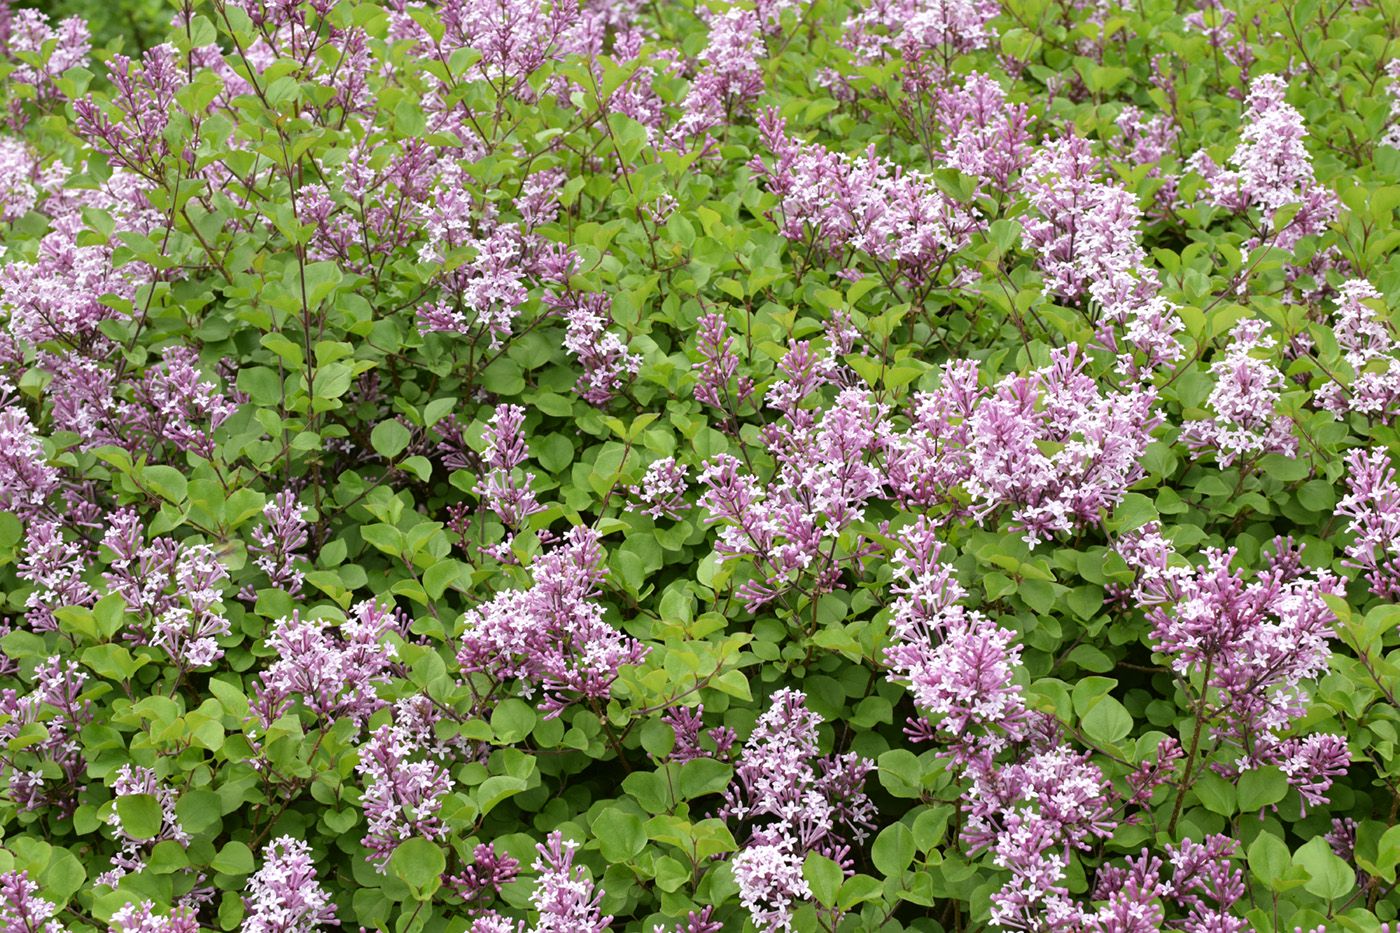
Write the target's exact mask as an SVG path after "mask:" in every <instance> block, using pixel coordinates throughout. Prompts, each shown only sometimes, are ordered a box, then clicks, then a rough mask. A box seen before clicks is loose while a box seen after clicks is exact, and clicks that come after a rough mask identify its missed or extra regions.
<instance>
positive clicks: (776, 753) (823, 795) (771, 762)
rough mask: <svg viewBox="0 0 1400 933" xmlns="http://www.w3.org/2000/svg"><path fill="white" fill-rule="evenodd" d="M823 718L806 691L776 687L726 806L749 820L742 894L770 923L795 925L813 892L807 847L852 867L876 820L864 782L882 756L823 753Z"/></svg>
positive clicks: (728, 815)
mask: <svg viewBox="0 0 1400 933" xmlns="http://www.w3.org/2000/svg"><path fill="white" fill-rule="evenodd" d="M821 721H822V720H821V717H820V716H818V715H817V714H816V713H813V712H812V711H811V710H809V709H807V697H806V695H805V694H803V693H802V692H800V691H797V690H791V689H787V688H784V689H782V690H779V691H778V692H777V693H775V694H774V695H773V703H772V706H770V707H769V709H768V711H767V712H766V713H764V714H763V715H762V716H761V717H759V720H758V723H757V724H756V725H755V726H754V730H753V732H752V734H750V736H749V738H748V741H746V742H745V743H744V747H743V750H742V751H741V752H740V755H739V761H738V765H737V766H736V768H735V771H734V781H733V783H731V784H730V785H729V787H728V789H727V790H726V791H725V793H724V805H723V806H722V807H721V808H720V810H719V815H720V816H721V817H722V818H724V819H726V820H730V821H731V822H733V823H736V824H738V823H743V824H745V825H746V826H748V827H749V831H748V836H747V840H746V841H745V842H744V845H743V848H742V849H741V850H740V851H739V852H738V853H737V854H736V855H735V856H734V857H733V859H732V860H731V864H732V865H733V867H734V879H735V880H736V881H737V882H738V884H739V900H740V902H742V903H743V905H744V907H745V908H747V909H748V911H749V915H750V917H752V918H753V922H754V924H755V926H758V927H760V928H763V929H770V930H789V929H791V925H792V912H793V908H794V906H795V904H796V903H797V902H799V901H802V900H806V899H809V898H810V897H811V891H810V889H809V888H808V886H807V882H806V881H805V880H804V878H803V877H802V863H803V859H804V858H805V857H806V855H807V853H809V852H818V853H820V854H822V855H825V856H827V857H828V858H831V859H833V860H834V861H836V862H837V863H838V864H841V865H843V866H844V867H846V868H848V869H849V868H850V866H851V864H852V863H851V859H850V852H851V845H852V844H853V843H854V844H859V843H861V842H863V841H864V840H865V839H866V838H867V836H868V835H869V830H870V829H871V828H873V826H874V822H873V817H874V815H875V808H874V805H873V804H872V803H871V802H870V799H869V798H868V797H867V796H866V795H865V791H864V789H863V788H864V784H865V777H866V775H867V774H868V773H869V772H870V770H871V769H872V768H873V767H874V763H873V762H871V761H868V760H867V759H864V758H861V757H860V756H859V755H856V754H855V753H854V752H851V753H847V754H845V755H827V756H823V755H821V753H820V752H819V750H818V747H817V727H818V726H819V725H820V724H821Z"/></svg>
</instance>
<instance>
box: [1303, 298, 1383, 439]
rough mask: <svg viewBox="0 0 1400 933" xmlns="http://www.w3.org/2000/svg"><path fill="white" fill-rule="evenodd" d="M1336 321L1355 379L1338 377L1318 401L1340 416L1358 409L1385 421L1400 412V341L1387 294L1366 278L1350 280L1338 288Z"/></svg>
mask: <svg viewBox="0 0 1400 933" xmlns="http://www.w3.org/2000/svg"><path fill="white" fill-rule="evenodd" d="M1337 292H1338V294H1337V310H1336V317H1335V319H1334V320H1335V323H1334V324H1333V326H1332V329H1333V332H1334V333H1335V334H1336V337H1337V345H1338V346H1339V347H1340V348H1341V350H1342V355H1343V358H1344V359H1345V360H1346V362H1347V365H1348V366H1350V367H1351V371H1352V378H1351V379H1350V381H1349V382H1347V383H1343V382H1337V381H1335V378H1334V379H1333V380H1332V381H1329V382H1328V383H1327V384H1326V385H1324V386H1322V387H1321V388H1320V389H1318V390H1317V395H1316V397H1317V402H1318V404H1319V405H1321V406H1322V407H1323V408H1324V409H1326V410H1327V411H1330V412H1333V413H1334V414H1336V415H1338V416H1342V415H1345V414H1346V413H1347V412H1356V413H1357V414H1361V415H1365V416H1367V417H1368V418H1374V419H1376V420H1378V421H1381V422H1383V423H1385V424H1389V423H1391V422H1392V421H1393V420H1394V419H1395V415H1396V413H1397V411H1400V341H1398V340H1396V338H1395V334H1394V332H1393V331H1392V329H1391V326H1390V323H1389V321H1388V320H1387V318H1386V317H1385V315H1384V314H1382V313H1381V312H1379V311H1377V310H1376V308H1375V307H1374V306H1372V305H1370V304H1367V302H1377V303H1379V304H1380V305H1381V307H1382V308H1383V307H1384V301H1385V298H1384V296H1382V295H1381V293H1380V292H1378V291H1377V290H1376V289H1375V288H1374V287H1373V286H1372V285H1371V283H1370V282H1367V281H1366V280H1365V279H1348V280H1347V281H1345V282H1343V283H1342V284H1341V285H1340V286H1339V287H1338V289H1337Z"/></svg>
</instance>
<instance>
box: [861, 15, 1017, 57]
mask: <svg viewBox="0 0 1400 933" xmlns="http://www.w3.org/2000/svg"><path fill="white" fill-rule="evenodd" d="M1000 12H1001V6H1000V4H998V3H997V2H996V0H871V2H870V3H868V4H867V5H866V6H865V8H864V9H863V10H861V11H860V12H859V13H857V14H855V15H854V16H852V17H850V18H849V19H847V20H846V23H845V26H844V27H843V28H842V30H841V32H842V39H841V41H842V44H844V45H845V46H846V47H847V48H849V49H851V50H852V51H853V52H854V53H855V54H856V60H857V61H858V62H860V63H862V64H868V63H873V62H879V61H884V60H886V59H890V58H893V59H899V58H901V57H902V58H907V59H919V58H923V57H925V56H932V57H936V59H937V61H936V63H937V64H940V65H944V66H946V65H947V64H948V61H949V60H950V58H951V57H952V56H954V55H958V54H961V53H964V52H970V51H972V50H974V49H981V48H986V47H987V45H988V44H989V43H990V42H991V41H992V40H993V39H994V38H996V36H997V31H996V29H994V28H993V27H992V26H991V21H992V20H993V19H995V18H996V16H997V14H998V13H1000Z"/></svg>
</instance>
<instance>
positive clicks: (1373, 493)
mask: <svg viewBox="0 0 1400 933" xmlns="http://www.w3.org/2000/svg"><path fill="white" fill-rule="evenodd" d="M1346 463H1347V474H1348V475H1347V493H1346V495H1345V496H1343V497H1342V498H1341V501H1339V502H1338V503H1337V514H1338V515H1344V516H1346V518H1347V520H1348V521H1347V531H1348V532H1349V533H1351V534H1352V535H1353V538H1352V541H1351V543H1350V544H1348V545H1347V546H1346V565H1347V566H1348V567H1353V568H1355V569H1357V570H1360V571H1362V572H1363V573H1364V574H1365V575H1366V582H1367V583H1369V584H1370V585H1371V592H1372V593H1374V594H1376V595H1377V596H1380V597H1382V598H1384V599H1388V600H1396V599H1400V483H1397V482H1396V478H1395V467H1394V466H1393V465H1392V464H1391V461H1390V458H1389V457H1388V456H1387V455H1386V453H1385V452H1384V451H1381V450H1353V451H1352V452H1351V453H1349V454H1348V455H1347V460H1346Z"/></svg>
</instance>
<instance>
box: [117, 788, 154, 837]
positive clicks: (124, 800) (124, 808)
mask: <svg viewBox="0 0 1400 933" xmlns="http://www.w3.org/2000/svg"><path fill="white" fill-rule="evenodd" d="M116 808H117V818H118V819H119V820H121V824H122V831H123V832H125V833H126V834H127V835H128V836H131V837H132V838H134V839H154V838H155V837H156V836H158V835H160V827H161V814H160V801H159V800H157V799H156V798H155V797H154V796H152V795H151V794H127V795H125V796H123V797H118V798H117V803H116Z"/></svg>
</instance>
